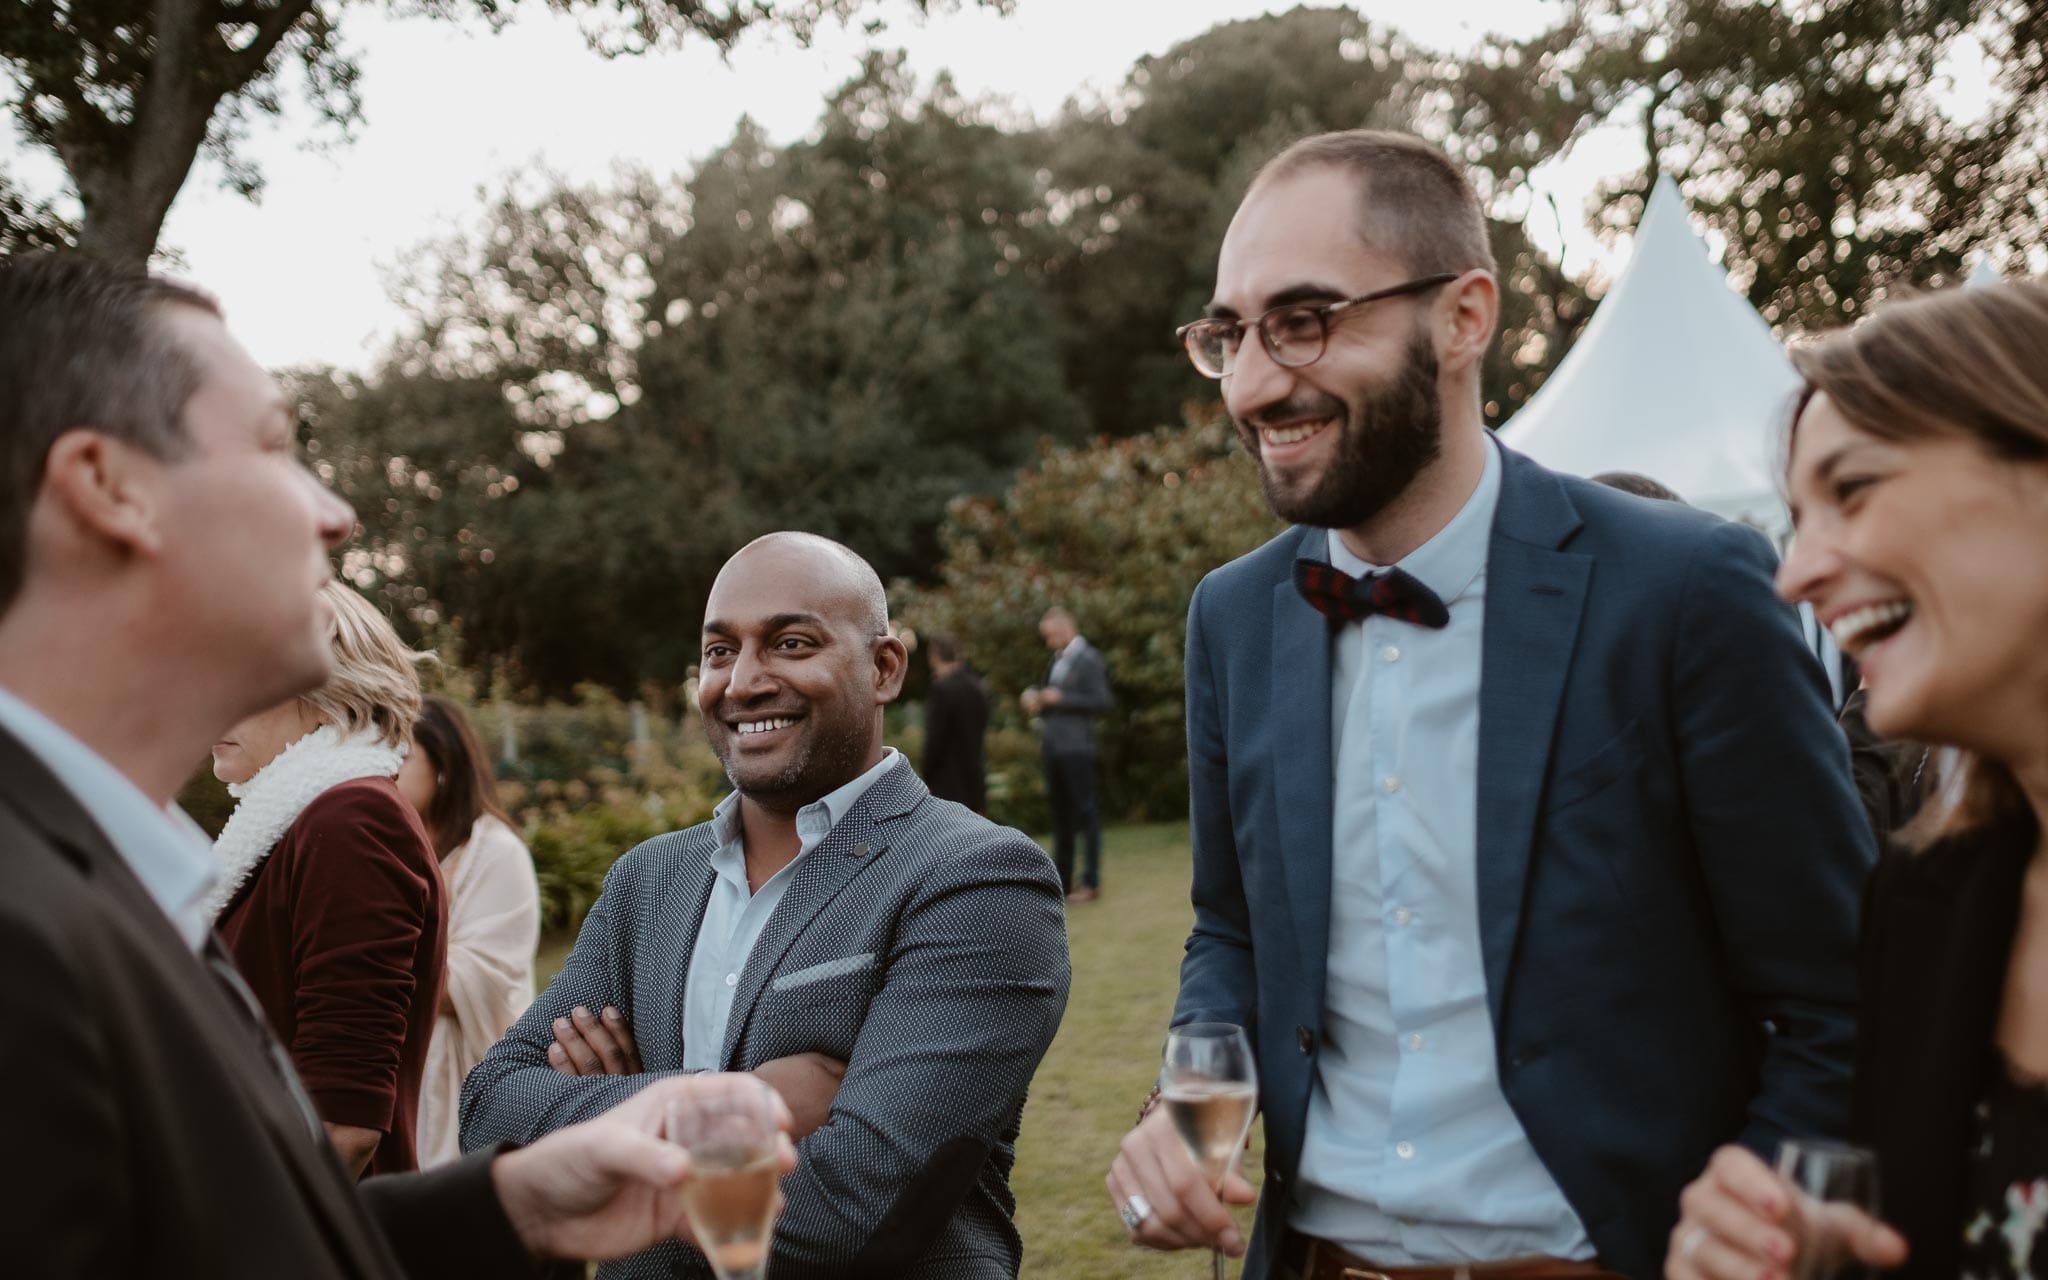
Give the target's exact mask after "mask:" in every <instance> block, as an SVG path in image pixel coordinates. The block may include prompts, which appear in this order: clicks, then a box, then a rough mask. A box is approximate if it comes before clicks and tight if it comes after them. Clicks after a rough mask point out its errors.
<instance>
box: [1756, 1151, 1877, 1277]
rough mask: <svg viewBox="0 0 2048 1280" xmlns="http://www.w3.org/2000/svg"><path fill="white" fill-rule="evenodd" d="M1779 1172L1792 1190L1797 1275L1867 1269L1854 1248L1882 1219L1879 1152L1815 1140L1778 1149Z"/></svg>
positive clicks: (1840, 1273)
mask: <svg viewBox="0 0 2048 1280" xmlns="http://www.w3.org/2000/svg"><path fill="white" fill-rule="evenodd" d="M1778 1176H1779V1177H1781V1178H1783V1179H1785V1181H1786V1182H1787V1183H1788V1184H1790V1188H1791V1191H1792V1205H1793V1210H1792V1222H1791V1226H1792V1230H1793V1235H1794V1236H1795V1237H1797V1239H1798V1241H1799V1253H1798V1255H1797V1257H1796V1258H1795V1259H1794V1260H1793V1264H1792V1277H1793V1280H1833V1278H1834V1277H1838V1276H1851V1275H1857V1274H1860V1273H1861V1272H1862V1271H1864V1270H1865V1268H1864V1267H1863V1264H1862V1262H1861V1261H1860V1260H1859V1259H1858V1258H1857V1256H1856V1252H1855V1250H1854V1249H1853V1248H1852V1247H1851V1241H1852V1239H1854V1238H1856V1237H1859V1236H1861V1235H1862V1234H1863V1233H1864V1232H1865V1231H1866V1230H1867V1229H1868V1225H1869V1223H1870V1222H1874V1221H1875V1220H1876V1218H1877V1211H1878V1204H1877V1157H1876V1156H1874V1155H1872V1154H1871V1153H1870V1152H1868V1151H1865V1150H1863V1149H1862V1148H1861V1147H1852V1146H1849V1145H1847V1144H1845V1143H1840V1142H1821V1141H1815V1140H1811V1139H1799V1140H1797V1141H1787V1142H1785V1143H1784V1144H1782V1145H1781V1146H1779V1148H1778Z"/></svg>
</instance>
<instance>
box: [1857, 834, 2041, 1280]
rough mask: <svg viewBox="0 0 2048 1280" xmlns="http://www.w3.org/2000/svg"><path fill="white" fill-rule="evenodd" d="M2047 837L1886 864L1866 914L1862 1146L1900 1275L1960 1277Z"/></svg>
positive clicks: (1993, 841)
mask: <svg viewBox="0 0 2048 1280" xmlns="http://www.w3.org/2000/svg"><path fill="white" fill-rule="evenodd" d="M2038 838H2039V835H2038V831H2037V828H2036V827H2035V825H2034V821H2033V819H2032V818H2030V817H2022V818H2017V819H2013V820H2011V821H2008V822H2005V823H2002V824H1999V825H1998V826H1996V827H1992V828H1988V829H1985V830H1983V831H1980V832H1974V833H1971V834H1970V835H1968V836H1963V837H1956V838H1952V839H1949V840H1945V841H1942V842H1940V843H1938V844H1936V845H1935V846H1934V847H1932V848H1929V849H1927V850H1926V851H1924V852H1921V853H1903V852H1900V853H1891V854H1888V855H1886V857H1885V859H1884V861H1883V862H1882V864H1881V865H1880V866H1879V867H1878V869H1877V873H1876V874H1875V875H1874V876H1872V877H1871V882H1870V896H1869V900H1868V903H1867V905H1866V907H1865V910H1864V918H1863V950H1862V956H1863V1003H1862V1021H1861V1027H1860V1032H1861V1034H1860V1035H1859V1037H1858V1040H1857V1046H1856V1124H1855V1131H1856V1137H1857V1140H1858V1141H1859V1142H1861V1143H1863V1144H1865V1145H1867V1146H1869V1147H1870V1148H1871V1149H1873V1150H1874V1151H1876V1152H1877V1161H1878V1178H1879V1180H1880V1183H1881V1184H1882V1190H1881V1200H1880V1202H1881V1205H1882V1213H1883V1216H1884V1217H1885V1219H1886V1220H1888V1221H1889V1222H1891V1223H1892V1224H1893V1225H1894V1226H1896V1227H1898V1228H1899V1230H1900V1231H1902V1232H1904V1233H1905V1236H1906V1239H1907V1241H1908V1242H1909V1243H1910V1244H1911V1246H1912V1254H1911V1256H1910V1257H1909V1258H1908V1259H1907V1262H1906V1266H1905V1267H1904V1268H1903V1269H1902V1270H1900V1271H1896V1272H1891V1273H1889V1274H1891V1275H1896V1276H1904V1277H1907V1278H1908V1280H1922V1278H1924V1280H1935V1278H1936V1277H1941V1278H1942V1280H1947V1278H1948V1277H1952V1276H1954V1275H1955V1274H1956V1270H1957V1264H1958V1262H1959V1254H1960V1251H1961V1245H1962V1238H1963V1220H1964V1217H1965V1210H1964V1198H1965V1195H1966V1193H1967V1179H1968V1176H1969V1158H1970V1152H1971V1147H1972V1146H1973V1145H1974V1125H1975V1119H1974V1114H1973V1113H1974V1109H1975V1107H1976V1104H1977V1102H1978V1101H1979V1100H1980V1099H1981V1098H1982V1097H1983V1091H1984V1086H1985V1083H1986V1081H1987V1079H1988V1078H1989V1073H1990V1072H1991V1071H1992V1069H1993V1067H1994V1065H1995V1063H1996V1061H1997V1059H1996V1055H1995V1052H1994V1047H1993V1043H1992V1041H1993V1037H1994V1036H1995V1035H1996V1033H1997V1027H1998V1008H1999V1003H2000V1001H2001V999H2002V997H2003V996H2004V992H2005V972H2006V967H2007V965H2008V963H2009V962H2010V961H2011V958H2012V947H2013V940H2014V936H2015V933H2016V931H2017V929H2018V926H2019V909H2020V896H2021V890H2022V887H2023V884H2024V881H2025V878H2026V871H2027V864H2028V862H2029V860H2030V859H2031V858H2032V857H2033V853H2034V848H2035V843H2036V841H2037V840H2038Z"/></svg>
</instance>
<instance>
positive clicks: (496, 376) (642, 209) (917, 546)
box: [304, 55, 1080, 692]
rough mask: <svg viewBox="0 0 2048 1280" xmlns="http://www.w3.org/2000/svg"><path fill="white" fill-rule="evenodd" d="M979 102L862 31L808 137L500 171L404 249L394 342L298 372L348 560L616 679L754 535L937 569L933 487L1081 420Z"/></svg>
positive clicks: (531, 655)
mask: <svg viewBox="0 0 2048 1280" xmlns="http://www.w3.org/2000/svg"><path fill="white" fill-rule="evenodd" d="M976 113H977V109H976V108H974V107H973V106H972V105H971V104H968V103H966V102H963V101H961V100H960V99H959V97H958V95H957V94H955V93H954V92H953V91H952V89H951V88H950V86H949V85H947V84H946V83H944V82H943V81H941V83H940V84H939V85H938V86H936V87H935V88H934V89H933V90H932V91H931V92H930V93H929V94H926V95H924V96H922V97H920V96H918V95H917V94H916V92H915V90H914V86H913V84H912V82H911V80H910V78H909V76H908V75H907V73H906V72H905V71H904V68H903V65H902V61H901V59H900V57H898V56H881V55H878V56H876V57H874V58H872V59H871V60H870V61H869V64H868V65H867V67H866V68H865V69H864V71H863V73H862V74H861V75H860V76H858V77H856V78H855V79H854V80H853V81H851V82H849V83H848V84H847V85H846V86H845V87H844V88H842V90H841V91H840V92H839V93H838V94H837V95H835V97H834V98H833V100H832V102H831V103H830V104H829V105H828V107H827V110H826V112H825V116H824V119H823V120H822V121H821V122H820V125H819V128H818V130H817V131H816V133H815V135H814V136H813V138H812V139H811V140H808V141H805V142H802V143H798V144H796V145H794V146H791V147H788V148H783V149H776V148H773V147H770V146H769V145H768V144H767V143H766V142H765V141H764V140H763V139H762V138H761V137H760V135H759V133H758V131H756V130H755V129H754V128H753V127H752V126H751V125H749V124H744V123H743V124H742V125H741V127H740V129H739V131H738V133H737V134H736V136H735V137H734V139H733V141H732V142H731V144H730V145H728V146H727V147H726V148H724V149H723V150H722V151H720V152H719V153H717V154H716V155H714V156H712V157H711V158H710V159H709V160H708V161H706V162H705V164H703V165H702V166H701V167H700V168H699V170H698V171H697V173H696V174H695V175H694V176H693V177H692V178H691V179H690V180H689V182H688V183H687V184H686V185H684V186H682V187H677V186H675V185H673V184H668V183H659V182H655V181H653V180H651V179H648V178H645V177H644V176H636V175H626V176H625V177H623V178H621V180H620V181H619V182H618V183H617V184H615V185H613V186H611V187H608V188H606V189H579V188H571V187H564V186H561V185H559V184H555V185H552V186H546V187H544V188H543V189H540V190H531V189H528V190H513V191H507V192H506V193H504V194H503V195H502V196H501V197H499V198H498V199H496V200H495V201H493V203H492V207H491V209H490V210H489V216H488V219H487V221H486V224H485V225H484V226H483V227H481V228H479V229H478V230H477V231H476V232H475V233H472V234H466V235H463V236H459V237H456V238H454V239H452V240H450V241H448V242H445V243H443V244H440V245H436V246H432V247H430V249H428V250H427V251H425V252H423V253H421V254H420V255H418V256H417V258H416V259H415V261H414V262H413V263H412V265H411V269H410V272H409V275H408V277H407V280H408V283H407V284H406V286H405V288H404V290H403V297H404V298H405V301H406V305H407V307H408V309H409V310H410V311H411V312H412V313H413V314H414V315H415V316H416V318H417V331H416V332H415V333H414V334H412V335H411V336H409V337H408V338H406V339H405V340H404V341H402V342H401V343H400V344H399V346H398V348H397V350H396V351H395V353H394V355H393V358H392V359H391V360H390V361H389V362H388V363H387V364H386V365H385V367H384V368H382V369H380V370H378V371H377V372H376V373H375V374H373V375H371V376H368V377H356V376H352V375H340V376H336V375H333V374H331V373H320V374H316V375H313V376H309V377H308V378H307V379H306V380H305V383H304V385H305V387H306V389H307V392H308V398H309V401H310V404H309V408H308V412H307V417H308V420H309V424H310V426H311V432H312V437H313V438H312V441H311V442H310V444H311V446H314V447H317V448H318V450H319V452H318V455H317V456H318V460H319V464H320V466H321V468H322V471H323V474H326V475H327V476H329V478H330V481H331V482H332V483H334V484H335V485H336V486H337V487H338V488H339V489H340V491H341V492H342V493H343V494H344V496H346V497H348V498H349V499H350V501H352V502H353V503H354V504H355V505H356V508H357V511H358V513H359V514H360V515H361V518H362V520H363V524H364V527H365V535H364V538H363V540H362V545H361V546H360V547H359V548H358V550H357V551H356V552H355V554H354V555H353V557H352V561H351V563H350V564H349V565H347V566H345V568H346V569H347V571H348V572H349V573H350V576H351V578H352V579H353V580H354V581H356V583H357V585H359V586H361V587H364V588H366V589H369V590H372V591H374V592H378V593H381V594H383V595H384V596H386V597H387V599H388V600H389V602H390V603H392V604H393V605H395V606H398V607H400V608H403V609H405V610H406V611H408V613H409V614H410V615H411V616H412V618H413V620H414V623H415V624H416V625H418V626H422V627H424V626H427V625H430V624H431V623H432V622H433V621H435V620H437V619H440V618H447V617H457V618H459V619H460V620H461V625H462V636H463V644H464V648H465V651H466V652H467V653H468V654H469V655H470V656H471V657H472V658H474V659H476V660H478V661H480V662H483V663H486V664H511V665H513V666H514V667H516V669H517V671H518V673H519V675H520V676H521V677H522V678H523V680H525V681H527V682H530V683H531V684H533V685H535V686H537V687H539V688H540V689H542V690H544V691H549V692H561V691H566V690H567V689H569V688H571V687H573V686H574V685H575V684H576V683H578V682H580V681H584V680H596V681H599V682H602V683H604V684H607V685H609V686H610V687H612V688H613V689H615V690H619V691H621V692H626V691H630V690H633V689H635V688H636V687H637V685H638V684H639V682H641V681H643V680H657V681H666V682H671V683H673V682H677V681H680V680H681V679H682V677H683V673H684V671H685V669H686V668H687V666H688V665H689V664H690V663H691V662H694V661H695V660H696V652H697V626H696V623H697V620H698V619H699V617H701V611H702V606H703V602H704V599H705V597H706V595H707V594H708V592H709V589H710V585H711V581H712V579H713V577H714V576H715V574H716V573H717V570H718V568H719V566H720V565H721V564H722V563H723V561H724V559H725V558H726V556H728V555H730V554H731V552H732V551H733V550H734V549H735V548H737V547H738V546H740V545H741V544H742V543H744V542H745V541H747V540H748V539H750V538H752V537H754V536H756V535H758V534H761V533H765V532H768V531H770V530H774V529H784V528H800V529H806V530H810V531H812V532H816V533H821V534H824V535H826V536H829V537H834V538H838V539H840V540H842V541H844V542H846V543H847V544H849V545H850V546H852V547H854V548H855V549H857V550H858V551H860V552H861V553H862V554H863V555H865V556H867V557H868V558H869V560H870V561H872V562H873V563H874V564H875V566H876V567H877V569H878V570H880V571H881V572H882V573H883V574H884V575H886V576H897V575H911V576H924V575H926V574H928V573H929V572H930V571H931V568H932V566H933V565H934V564H935V563H936V562H937V561H938V559H939V556H940V548H939V542H938V533H937V531H938V528H939V525H940V523H941V522H942V521H943V520H944V518H945V514H946V507H947V504H948V503H949V502H950V501H952V500H953V499H954V498H956V497H958V496H959V495H961V494H963V493H989V492H994V491H996V490H998V489H999V488H1000V487H1001V485H1002V484H1003V482H1004V480H1005V479H1006V477H1007V476H1008V475H1009V474H1011V473H1012V472H1013V471H1014V469H1015V468H1016V467H1017V466H1018V465H1019V464H1020V463H1022V462H1023V461H1024V460H1025V459H1026V458H1027V457H1028V456H1029V455H1030V452H1031V449H1032V447H1033V444H1034V442H1035V441H1037V440H1038V439H1040V438H1041V437H1045V438H1052V439H1060V440H1071V439H1074V438H1076V437H1077V436H1078V434H1079V424H1080V414H1079V412H1078V410H1077V408H1076V407H1075V404H1074V402H1073V399H1072V397H1071V396H1070V395H1069V394H1068V393H1067V392H1066V390H1065V388H1064V385H1063V382H1062V379H1061V371H1060V357H1059V339H1058V317H1057V314H1056V312H1055V308H1054V307H1053V305H1052V302H1051V296H1050V291H1049V289H1048V286H1047V284H1046V282H1045V280H1044V278H1043V274H1042V272H1041V271H1039V270H1038V269H1037V266H1036V264H1038V263H1039V262H1042V261H1043V260H1044V259H1045V257H1046V256H1047V255H1048V254H1049V252H1050V250H1049V248H1048V246H1047V244H1046V241H1047V239H1048V238H1049V235H1050V233H1049V232H1048V231H1047V230H1045V228H1044V226H1043V222H1044V219H1043V216H1042V213H1043V191H1042V189H1041V187H1040V185H1039V184H1038V181H1037V178H1036V173H1037V167H1036V166H1035V165H1034V164H1032V163H1031V162H1030V161H1029V157H1028V155H1027V154H1025V149H1026V148H1028V147H1029V146H1030V145H1031V139H1030V137H1029V136H1028V135H1027V136H1025V137H1023V138H1018V137H1013V136H1012V135H1009V134H1007V133H1005V132H1004V131H1002V130H1001V129H998V128H996V127H994V126H993V125H989V124H985V123H982V122H981V121H980V120H979V119H978V118H977V114H976Z"/></svg>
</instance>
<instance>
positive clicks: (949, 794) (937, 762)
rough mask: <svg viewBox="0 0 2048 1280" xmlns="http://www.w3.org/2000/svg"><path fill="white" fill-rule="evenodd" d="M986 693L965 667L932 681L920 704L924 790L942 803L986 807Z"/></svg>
mask: <svg viewBox="0 0 2048 1280" xmlns="http://www.w3.org/2000/svg"><path fill="white" fill-rule="evenodd" d="M987 735H988V690H987V688H985V687H984V686H983V685H982V683H981V680H980V678H979V677H977V676H976V675H975V674H974V673H973V672H972V671H969V670H968V669H967V668H966V667H955V668H954V669H953V670H951V671H949V672H947V673H946V674H945V676H944V678H942V679H938V680H934V681H932V690H931V693H930V695H929V696H928V697H926V699H925V704H924V769H923V770H922V772H923V774H924V782H925V785H926V786H928V787H930V788H931V789H932V794H933V795H935V796H937V797H938V798H939V799H941V800H954V801H958V802H959V803H961V804H964V805H966V806H967V807H968V808H970V809H972V810H974V811H975V812H976V813H980V812H982V811H983V810H985V809H987V808H988V764H987V761H986V759H985V758H984V754H983V753H984V749H985V739H986V737H987Z"/></svg>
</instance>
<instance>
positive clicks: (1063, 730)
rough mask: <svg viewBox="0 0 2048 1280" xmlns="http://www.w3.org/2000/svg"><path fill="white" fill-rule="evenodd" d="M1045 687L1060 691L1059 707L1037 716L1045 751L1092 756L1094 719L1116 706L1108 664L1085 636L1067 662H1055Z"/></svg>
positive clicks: (1076, 643)
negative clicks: (1110, 683)
mask: <svg viewBox="0 0 2048 1280" xmlns="http://www.w3.org/2000/svg"><path fill="white" fill-rule="evenodd" d="M1045 684H1046V687H1047V688H1049V689H1058V690H1059V691H1060V704H1059V705H1058V706H1056V707H1047V708H1045V709H1044V710H1042V711H1040V712H1039V713H1038V723H1039V732H1040V733H1041V734H1042V735H1043V741H1044V744H1045V749H1046V750H1047V751H1049V752H1051V753H1052V754H1054V755H1067V754H1080V755H1093V754H1094V752H1095V717H1097V716H1099V715H1101V714H1102V713H1104V712H1105V711H1108V710H1109V709H1110V708H1111V707H1112V706H1114V705H1116V696H1115V694H1114V693H1113V692H1111V690H1110V687H1109V664H1108V663H1107V662H1104V661H1103V660H1102V654H1101V653H1100V652H1099V651H1098V650H1097V649H1096V648H1095V646H1094V645H1092V644H1089V643H1088V641H1087V639H1086V638H1085V637H1082V638H1079V639H1077V640H1076V641H1075V649H1074V653H1073V656H1072V657H1071V658H1069V659H1067V660H1066V661H1065V662H1062V661H1061V660H1060V659H1059V658H1058V657H1055V658H1054V659H1053V661H1052V665H1051V666H1050V667H1049V668H1047V670H1046V675H1045Z"/></svg>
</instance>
